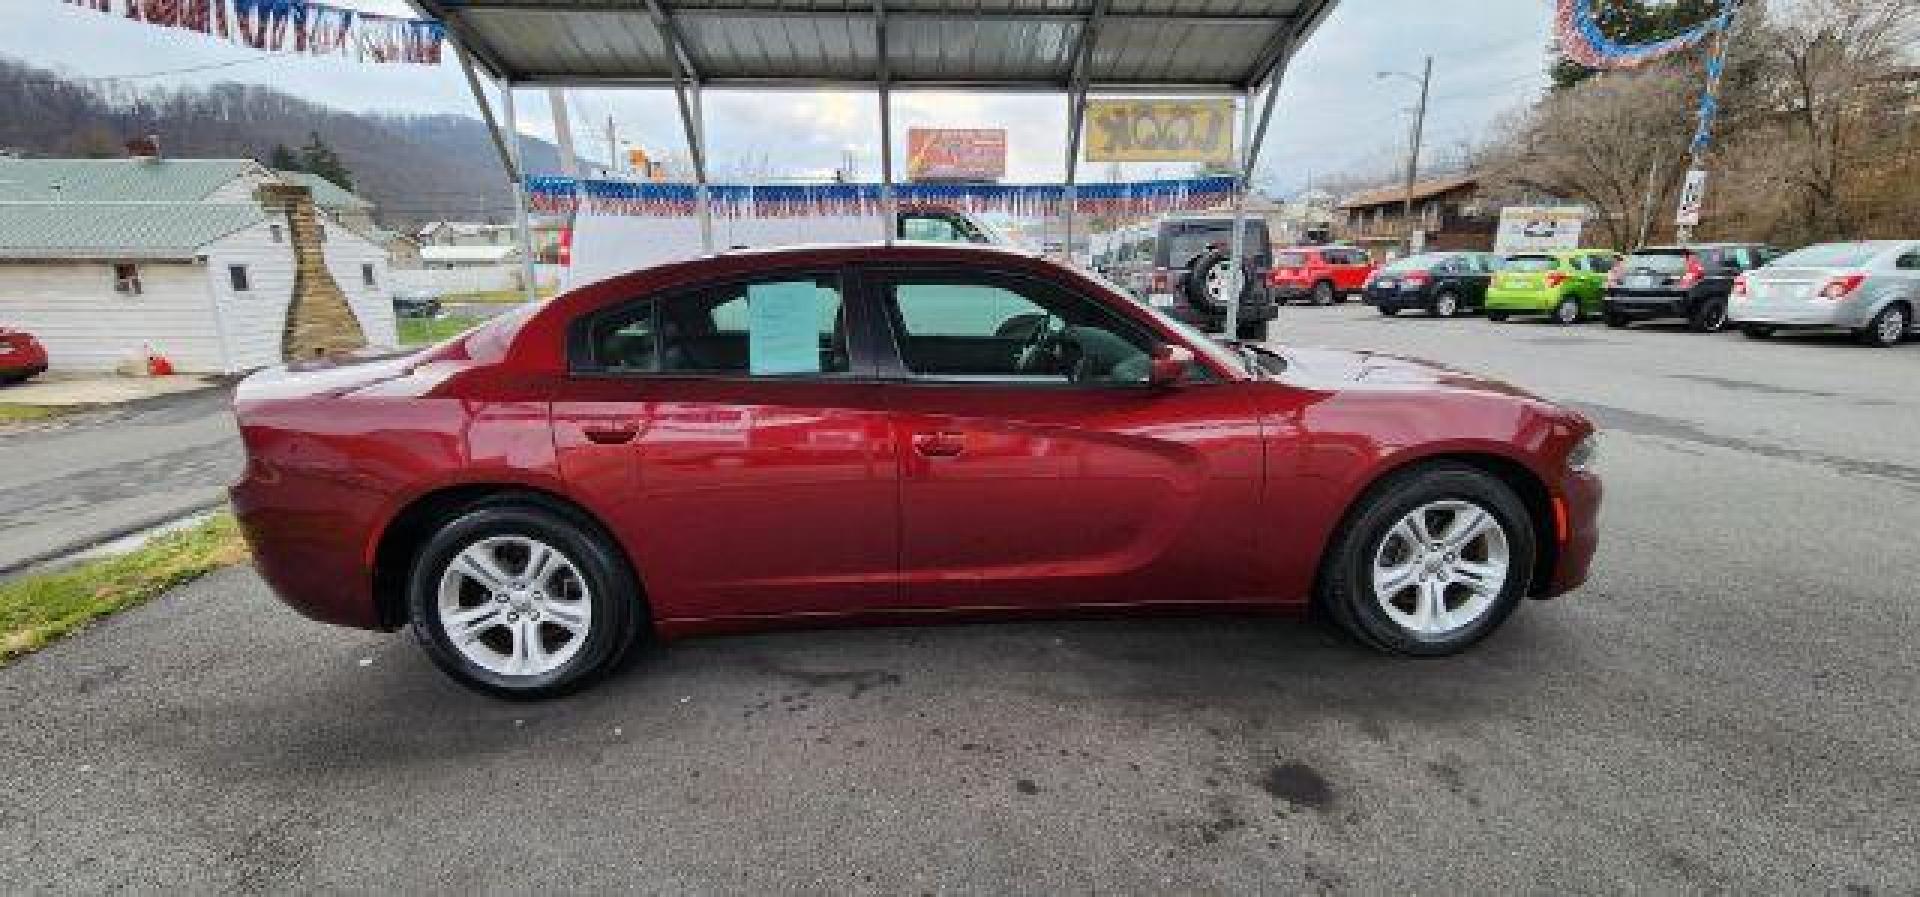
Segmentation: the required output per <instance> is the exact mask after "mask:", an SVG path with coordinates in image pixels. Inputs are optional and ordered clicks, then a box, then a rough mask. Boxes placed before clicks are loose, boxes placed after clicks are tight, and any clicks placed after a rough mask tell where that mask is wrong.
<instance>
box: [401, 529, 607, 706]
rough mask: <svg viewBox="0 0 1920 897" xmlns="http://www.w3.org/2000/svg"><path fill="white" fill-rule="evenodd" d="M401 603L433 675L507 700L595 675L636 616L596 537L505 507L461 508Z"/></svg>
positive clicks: (419, 562)
mask: <svg viewBox="0 0 1920 897" xmlns="http://www.w3.org/2000/svg"><path fill="white" fill-rule="evenodd" d="M408 600H409V610H410V611H411V612H412V619H413V626H414V633H415V635H416V637H417V638H418V639H419V640H420V643H421V645H422V646H423V647H424V648H425V649H426V652H427V656H428V657H430V658H431V659H432V660H433V662H434V663H435V665H437V666H439V667H440V669H441V670H443V671H445V672H446V673H447V674H448V675H450V676H452V677H453V678H454V679H456V680H458V681H460V682H461V683H462V684H464V685H467V686H468V687H471V688H474V689H476V690H479V691H483V692H486V693H488V694H493V695H497V696H501V697H510V698H546V697H553V696H556V695H560V694H565V693H566V692H569V691H572V690H574V689H577V688H579V687H581V686H583V685H586V684H587V683H589V682H591V681H593V680H594V679H596V678H598V677H599V676H601V675H604V674H605V673H606V672H608V671H609V670H611V669H612V668H614V667H615V666H617V665H618V664H619V662H620V659H621V658H622V657H623V656H625V654H626V653H627V651H628V650H629V649H630V648H631V646H632V644H633V641H634V637H635V635H636V634H637V632H638V630H639V626H640V622H639V621H640V619H641V617H642V606H643V605H642V602H641V600H640V597H639V595H638V590H637V588H636V587H635V585H634V582H633V577H632V576H631V575H630V574H629V573H628V572H627V570H626V565H625V564H624V563H623V562H622V561H621V560H620V558H619V557H618V556H617V555H616V554H615V553H614V549H613V548H612V546H610V545H608V544H607V543H606V541H605V537H603V536H601V535H600V534H599V533H598V532H597V531H595V530H594V529H593V528H592V527H589V526H586V525H583V524H582V523H581V522H579V521H576V520H574V519H572V518H571V517H569V516H567V515H564V514H561V513H557V512H555V511H553V510H549V509H547V508H545V507H541V506H539V505H535V504H530V503H527V504H523V503H517V502H515V503H500V504H488V505H482V506H478V507H475V508H472V509H470V510H468V511H466V512H465V513H463V514H461V515H459V516H457V517H455V518H454V519H452V520H449V521H448V522H447V523H446V524H445V525H443V526H442V527H441V528H440V529H439V531H438V532H435V533H434V534H433V536H432V537H431V538H429V539H428V540H427V543H426V545H425V546H424V547H422V549H421V550H420V552H419V554H418V556H417V557H416V559H415V561H414V565H413V571H412V574H411V576H410V577H409V582H408Z"/></svg>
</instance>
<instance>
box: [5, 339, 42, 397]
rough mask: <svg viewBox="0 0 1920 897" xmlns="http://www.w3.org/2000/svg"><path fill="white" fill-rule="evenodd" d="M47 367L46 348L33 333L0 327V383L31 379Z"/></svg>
mask: <svg viewBox="0 0 1920 897" xmlns="http://www.w3.org/2000/svg"><path fill="white" fill-rule="evenodd" d="M46 369H47V350H46V348H45V347H44V346H41V345H40V341H39V340H37V339H34V338H33V334H31V333H28V332H26V331H25V330H15V329H13V328H11V327H0V384H7V383H18V382H20V381H22V380H31V379H33V378H34V377H35V376H37V375H39V374H40V373H41V372H42V371H45V370H46Z"/></svg>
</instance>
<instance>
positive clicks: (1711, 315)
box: [1687, 299, 1727, 333]
mask: <svg viewBox="0 0 1920 897" xmlns="http://www.w3.org/2000/svg"><path fill="white" fill-rule="evenodd" d="M1726 327H1727V300H1725V299H1706V300H1702V301H1701V303H1700V305H1699V307H1697V308H1695V309H1694V310H1693V315H1692V316H1691V317H1689V318H1687V329H1689V330H1692V331H1693V332H1695V333H1718V332H1720V331H1722V330H1725V329H1726Z"/></svg>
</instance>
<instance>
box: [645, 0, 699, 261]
mask: <svg viewBox="0 0 1920 897" xmlns="http://www.w3.org/2000/svg"><path fill="white" fill-rule="evenodd" d="M647 16H648V18H650V19H651V20H652V21H653V28H654V31H655V33H657V34H658V35H659V36H660V42H661V43H663V44H665V45H666V48H667V59H668V60H669V61H671V62H672V63H673V99H674V102H675V104H676V105H678V106H679V107H680V128H681V130H682V131H684V132H685V133H686V135H687V155H688V156H691V157H692V159H693V182H694V184H695V185H696V186H697V188H698V190H697V192H696V193H695V195H694V204H695V208H696V209H698V212H699V216H700V248H701V251H702V252H705V253H707V254H708V255H712V254H713V197H712V195H711V193H712V191H711V190H709V189H708V184H707V116H706V110H705V109H704V108H703V107H702V105H701V102H700V70H699V69H697V68H695V67H694V65H693V56H692V55H691V54H689V53H688V52H687V45H686V41H685V40H683V39H682V38H681V35H680V28H679V27H678V26H677V25H675V24H674V21H673V17H671V16H669V15H667V11H666V8H665V7H662V6H661V5H660V0H647Z"/></svg>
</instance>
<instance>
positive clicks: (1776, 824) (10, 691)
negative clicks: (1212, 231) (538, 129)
mask: <svg viewBox="0 0 1920 897" xmlns="http://www.w3.org/2000/svg"><path fill="white" fill-rule="evenodd" d="M1276 338H1277V341H1278V342H1282V343H1288V342H1291V343H1298V344H1305V345H1333V346H1347V347H1356V348H1379V349H1385V350H1390V351H1396V352H1400V353H1404V354H1410V355H1417V356H1421V357H1426V358H1433V359H1436V360H1442V361H1446V362H1449V363H1452V364H1454V365H1455V366H1458V367H1462V368H1465V369H1469V370H1475V371H1482V372H1489V373H1493V374H1497V375H1500V376H1503V377H1507V378H1509V379H1512V380H1514V381H1516V382H1519V383H1521V384H1523V385H1527V386H1530V387H1533V388H1534V389H1536V390H1537V391H1539V392H1541V393H1543V394H1546V395H1549V396H1551V397H1554V398H1557V399H1561V400H1564V401H1569V402H1572V403H1575V404H1578V405H1579V406H1581V407H1583V408H1585V409H1587V410H1588V411H1589V412H1590V413H1592V414H1593V415H1594V416H1595V417H1596V418H1597V419H1598V420H1599V421H1600V422H1601V423H1602V424H1603V425H1605V426H1606V427H1607V428H1608V429H1609V431H1610V432H1609V435H1608V439H1607V442H1606V444H1605V446H1604V449H1603V452H1602V457H1601V460H1600V465H1601V469H1602V470H1603V472H1604V473H1605V475H1606V477H1607V480H1608V489H1609V494H1608V498H1607V505H1606V509H1605V513H1604V518H1603V527H1604V529H1603V544H1602V548H1601V554H1600V556H1599V558H1598V560H1597V562H1596V566H1595V576H1594V579H1593V581H1592V583H1591V584H1590V585H1589V586H1588V587H1586V588H1585V589H1583V590H1581V591H1579V592H1577V593H1575V594H1573V595H1570V596H1567V597H1565V598H1563V599H1560V600H1557V601H1553V602H1542V603H1529V604H1528V605H1526V606H1525V607H1523V608H1522V610H1521V612H1520V613H1518V614H1516V615H1515V617H1514V618H1513V619H1512V621H1511V622H1510V623H1509V624H1508V625H1507V626H1506V627H1505V628H1504V629H1503V630H1502V631H1501V632H1499V633H1498V634H1496V635H1495V636H1494V637H1493V638H1491V639H1490V640H1488V641H1487V642H1485V643H1483V644H1482V645H1481V646H1480V647H1478V648H1477V649H1476V650H1474V651H1472V652H1471V653H1469V654H1467V655H1464V656H1461V657H1457V658H1451V659H1442V660H1431V661H1412V660H1404V659H1395V658H1388V657H1381V656H1377V655H1374V654H1371V653H1368V652H1366V651H1363V650H1361V649H1358V648H1355V647H1352V646H1350V645H1349V644H1348V643H1346V642H1345V641H1343V640H1341V639H1340V638H1337V637H1335V636H1334V635H1332V634H1330V633H1328V632H1326V631H1324V630H1322V629H1320V628H1318V627H1315V626H1311V625H1306V624H1299V623H1292V622H1287V621H1247V620H1186V621H1159V622H1126V621H1115V622H1075V623H1051V624H1021V625H994V626H955V627H944V628H920V629H872V630H861V631H824V632H804V633H783V634H776V635H764V636H752V637H729V638H714V639H706V640H696V641H689V642H683V643H679V644H676V645H673V646H670V647H668V648H666V649H664V650H660V651H657V652H653V653H650V654H649V655H647V656H645V657H643V658H641V659H640V660H639V661H638V662H636V663H635V664H634V666H633V667H632V668H631V669H630V670H627V671H625V672H624V673H622V674H621V675H619V676H617V677H616V678H613V679H612V680H610V681H607V682H605V683H603V684H601V685H599V686H598V687H596V688H595V689H594V690H592V691H590V692H588V693H585V694H582V695H579V696H576V697H573V698H569V699H566V700H561V701H556V702H548V703H541V704H514V703H505V702H500V701H495V700H490V699H486V698H482V697H479V696H476V695H472V694H470V693H467V692H465V691H463V690H461V689H459V688H458V687H456V686H454V685H452V684H451V683H450V682H448V681H447V680H445V679H444V678H443V677H441V676H440V675H439V674H438V673H436V672H435V671H434V670H432V669H431V668H430V667H429V666H428V664H427V663H426V661H425V660H424V659H423V658H422V657H421V656H420V654H419V652H418V651H417V650H416V649H415V648H414V646H413V645H412V644H411V643H410V641H409V639H408V638H407V637H406V636H404V635H393V636H388V635H379V634H373V633H361V632H354V631H349V630H343V629H334V628H328V627H325V626H320V625H318V624H313V623H309V622H306V621H304V620H301V619H299V618H298V617H296V616H295V615H294V614H293V613H292V612H290V611H288V610H286V609H284V608H282V607H281V606H279V605H278V604H276V603H275V602H274V601H273V600H272V599H271V598H270V597H269V596H268V595H267V594H266V593H265V591H264V589H263V588H262V587H261V585H260V583H259V582H258V580H257V579H255V577H254V576H253V575H252V573H251V572H250V571H249V570H247V569H245V568H241V569H235V570H230V571H226V572H223V573H220V574H217V575H214V576H212V577H210V578H208V579H206V580H204V581H202V582H200V583H197V584H194V585H192V586H190V587H187V588H183V589H180V590H177V591H175V592H174V593H172V594H170V595H168V596H165V597H163V598H162V599H160V600H158V601H156V602H154V603H153V604H150V605H148V606H146V607H143V608H139V609H137V610H134V611H131V612H128V613H126V614H123V615H121V616H119V617H117V618H114V619H111V620H108V621H105V622H103V623H102V624H100V625H97V626H95V627H94V628H92V629H91V630H89V631H86V632H83V633H81V634H79V635H77V636H76V637H73V638H71V639H69V640H67V641H65V642H63V643H61V644H58V645H55V646H52V647H51V648H49V649H47V650H44V651H42V652H40V653H39V654H37V655H33V656H30V657H28V658H25V659H24V660H21V661H20V662H17V663H15V664H13V665H12V666H10V667H8V668H6V669H0V714H4V718H5V719H6V720H7V725H6V726H5V727H4V729H0V781H3V782H4V787H0V881H4V882H7V883H8V884H7V886H6V889H7V890H16V889H19V890H53V891H75V890H88V891H93V890H105V889H108V888H113V887H127V888H131V889H134V890H139V891H150V890H161V889H167V890H184V891H194V892H198V891H220V890H241V891H255V890H302V891H308V890H375V889H379V890H393V891H418V890H428V891H468V890H483V891H513V892H525V891H533V890H563V891H587V890H595V891H598V890H611V889H620V890H637V891H647V892H658V893H675V894H684V893H773V892H779V893H832V894H841V893H885V894H894V893H913V894H919V893H942V894H945V893H960V894H965V893H1009V892H1017V893H1091V892H1127V893H1143V892H1152V893H1167V892H1174V893H1191V892H1208V893H1215V892H1235V893H1249V892H1263V893H1272V892H1295V891H1305V892H1331V893H1382V892H1428V893H1476V892H1531V893H1604V892H1623V891H1644V892H1654V893H1672V892H1782V891H1786V892H1833V893H1845V894H1909V893H1914V892H1915V890H1916V889H1917V888H1920V843H1916V840H1917V835H1916V829H1917V828H1920V753H1917V752H1916V751H1915V750H1914V745H1915V744H1916V743H1920V701H1917V700H1916V695H1920V688H1917V687H1916V686H1920V681H1917V680H1920V673H1917V670H1920V664H1916V660H1917V659H1920V652H1916V649H1915V646H1914V642H1915V634H1916V631H1920V628H1917V626H1916V624H1920V614H1917V613H1916V602H1915V598H1916V588H1915V585H1914V583H1915V582H1916V580H1920V549H1917V548H1916V546H1920V538H1917V537H1916V533H1920V506H1917V505H1916V499H1920V394H1917V393H1916V389H1915V384H1916V383H1917V382H1920V376H1916V374H1920V344H1909V345H1907V346H1904V347H1901V348H1898V349H1894V350H1886V351H1878V350H1869V349H1861V348H1856V347H1854V346H1852V345H1849V344H1847V343H1845V342H1844V340H1840V339H1834V338H1824V337H1808V338H1793V339H1783V340H1776V341H1772V342H1766V343H1761V342H1749V341H1746V340H1744V339H1743V338H1741V337H1739V336H1737V335H1731V334H1727V335H1718V336H1701V335H1695V334H1690V333H1686V332H1684V331H1682V330H1680V329H1679V328H1675V327H1663V326H1662V327H1653V328H1648V329H1644V330H1642V329H1635V330H1632V331H1626V332H1620V331H1610V330H1606V329H1604V328H1601V327H1599V326H1597V325H1588V326H1584V327H1575V328H1556V327H1552V326H1549V325H1544V324H1535V323H1524V322H1521V323H1510V324H1504V325H1498V324H1492V323H1489V322H1486V321H1483V320H1479V319H1461V320H1448V321H1435V320H1427V319H1423V318H1419V317H1411V318H1410V317H1404V316H1403V317H1401V318H1396V319H1384V318H1380V317H1378V316H1377V315H1375V314H1373V312H1372V311H1371V310H1369V309H1365V308H1361V307H1358V306H1343V307H1335V308H1326V309H1320V308H1289V309H1287V310H1285V312H1283V315H1282V318H1281V321H1280V326H1279V328H1278V332H1277V334H1276Z"/></svg>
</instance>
